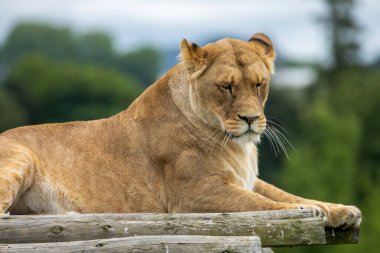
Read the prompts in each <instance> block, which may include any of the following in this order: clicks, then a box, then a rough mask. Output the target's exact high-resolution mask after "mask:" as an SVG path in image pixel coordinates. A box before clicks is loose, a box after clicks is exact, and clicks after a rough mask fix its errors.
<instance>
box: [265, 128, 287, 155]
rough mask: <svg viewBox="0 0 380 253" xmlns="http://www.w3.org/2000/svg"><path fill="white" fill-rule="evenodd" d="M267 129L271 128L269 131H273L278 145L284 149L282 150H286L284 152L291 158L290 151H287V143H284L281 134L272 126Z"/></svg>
mask: <svg viewBox="0 0 380 253" xmlns="http://www.w3.org/2000/svg"><path fill="white" fill-rule="evenodd" d="M267 129H268V130H269V132H271V134H272V135H273V137H274V140H276V142H277V143H278V145H279V146H280V148H281V149H282V151H284V154H285V155H286V157H287V158H289V156H288V152H287V150H286V147H285V144H284V143H283V140H282V139H281V138H280V137H279V135H278V134H277V132H275V131H274V130H273V128H272V127H271V126H268V127H267Z"/></svg>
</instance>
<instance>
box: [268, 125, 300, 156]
mask: <svg viewBox="0 0 380 253" xmlns="http://www.w3.org/2000/svg"><path fill="white" fill-rule="evenodd" d="M272 128H273V130H274V131H276V132H277V133H278V134H279V135H280V136H279V137H282V139H283V140H285V142H286V143H288V144H289V146H290V147H291V148H292V149H293V150H294V151H297V150H296V149H295V148H294V146H293V145H292V144H291V143H290V141H289V140H288V138H286V136H285V135H284V134H283V133H281V131H280V130H278V129H277V128H275V127H273V126H272Z"/></svg>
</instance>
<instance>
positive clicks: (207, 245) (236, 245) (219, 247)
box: [0, 235, 261, 253]
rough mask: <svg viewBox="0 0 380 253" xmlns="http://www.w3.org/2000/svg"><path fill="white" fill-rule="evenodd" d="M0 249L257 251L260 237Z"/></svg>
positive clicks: (7, 251) (45, 252)
mask: <svg viewBox="0 0 380 253" xmlns="http://www.w3.org/2000/svg"><path fill="white" fill-rule="evenodd" d="M0 252H3V253H15V252H17V253H24V252H31V253H33V252H35V253H37V252H38V253H49V252H51V253H56V252H62V253H68V252H70V253H72V252H96V253H98V252H115V253H118V252H134V253H136V252H140V253H143V252H144V253H148V252H162V253H167V252H181V253H198V252H210V253H217V252H218V253H220V252H242V253H248V252H249V253H251V252H253V253H261V244H260V238H259V237H257V236H186V235H176V236H135V237H124V238H114V239H103V240H90V241H73V242H59V243H35V244H34V243H32V244H29V243H27V244H7V245H4V244H0Z"/></svg>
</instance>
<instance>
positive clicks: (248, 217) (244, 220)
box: [0, 210, 358, 246]
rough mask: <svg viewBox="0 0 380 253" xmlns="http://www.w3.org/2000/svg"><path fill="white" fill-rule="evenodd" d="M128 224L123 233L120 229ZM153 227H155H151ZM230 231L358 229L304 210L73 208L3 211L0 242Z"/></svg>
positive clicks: (266, 234)
mask: <svg viewBox="0 0 380 253" xmlns="http://www.w3.org/2000/svg"><path fill="white" fill-rule="evenodd" d="M125 228H127V233H128V234H126V232H125ZM153 231H154V232H153ZM134 234H138V235H153V234H156V235H160V234H187V235H228V236H230V235H235V236H250V235H253V234H257V235H258V236H260V237H261V241H262V244H263V246H286V245H287V246H290V245H309V244H337V243H357V239H358V236H357V235H358V230H353V229H350V230H346V231H341V230H335V236H334V237H333V236H331V233H329V231H328V230H327V232H325V230H324V228H323V221H322V220H321V219H319V218H312V214H311V212H310V211H309V210H286V211H285V210H282V211H260V212H245V213H228V214H221V213H197V214H75V215H47V216H46V215H41V216H3V217H1V219H0V243H43V242H60V241H61V242H63V241H72V240H92V239H107V238H115V237H124V236H127V235H134Z"/></svg>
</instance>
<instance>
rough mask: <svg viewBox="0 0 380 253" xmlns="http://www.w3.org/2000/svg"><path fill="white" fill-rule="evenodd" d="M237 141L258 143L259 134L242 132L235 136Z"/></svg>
mask: <svg viewBox="0 0 380 253" xmlns="http://www.w3.org/2000/svg"><path fill="white" fill-rule="evenodd" d="M234 140H236V141H237V142H238V143H240V144H247V143H254V144H258V143H260V140H261V139H260V135H259V134H254V133H248V134H243V135H241V136H239V137H237V138H235V139H234Z"/></svg>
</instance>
